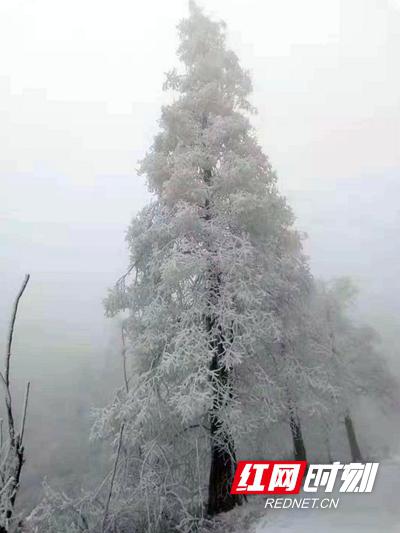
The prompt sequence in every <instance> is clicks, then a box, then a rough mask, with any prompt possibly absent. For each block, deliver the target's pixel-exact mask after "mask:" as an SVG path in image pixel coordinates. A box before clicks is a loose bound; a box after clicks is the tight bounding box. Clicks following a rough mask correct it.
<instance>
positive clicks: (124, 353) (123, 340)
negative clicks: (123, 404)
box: [121, 324, 129, 394]
mask: <svg viewBox="0 0 400 533" xmlns="http://www.w3.org/2000/svg"><path fill="white" fill-rule="evenodd" d="M121 342H122V349H121V354H122V369H123V373H124V383H125V390H126V393H127V394H128V392H129V380H128V374H127V371H126V342H125V328H124V325H123V324H122V326H121Z"/></svg>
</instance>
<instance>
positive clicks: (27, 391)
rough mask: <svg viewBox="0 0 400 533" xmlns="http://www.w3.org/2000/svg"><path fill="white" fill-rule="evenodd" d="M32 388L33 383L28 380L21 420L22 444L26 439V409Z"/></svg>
mask: <svg viewBox="0 0 400 533" xmlns="http://www.w3.org/2000/svg"><path fill="white" fill-rule="evenodd" d="M30 388H31V383H30V381H28V383H27V384H26V390H25V398H24V410H23V414H22V420H21V430H20V432H19V435H20V437H19V444H20V446H22V441H23V439H24V432H25V422H26V411H27V409H28V401H29V391H30Z"/></svg>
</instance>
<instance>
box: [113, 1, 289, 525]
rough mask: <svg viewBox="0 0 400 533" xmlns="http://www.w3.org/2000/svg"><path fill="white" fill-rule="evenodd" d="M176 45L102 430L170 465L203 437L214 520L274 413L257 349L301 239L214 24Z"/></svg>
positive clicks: (267, 357) (147, 171)
mask: <svg viewBox="0 0 400 533" xmlns="http://www.w3.org/2000/svg"><path fill="white" fill-rule="evenodd" d="M179 35H180V47H179V50H178V56H179V58H180V60H181V62H182V64H183V68H182V70H181V71H177V70H173V71H172V72H170V73H169V74H168V75H167V81H166V84H165V87H166V88H167V89H172V90H173V91H174V93H175V98H174V101H173V103H172V104H170V105H167V106H165V107H163V109H162V115H161V120H160V126H161V131H160V133H159V134H158V135H157V136H156V138H155V140H154V144H153V146H152V147H151V149H150V151H149V152H148V154H147V155H146V157H145V158H144V160H143V161H142V163H141V172H142V173H143V174H144V175H146V177H147V182H148V186H149V189H150V190H151V191H152V192H153V193H154V196H155V200H154V202H153V203H152V204H151V205H149V206H148V207H146V208H145V209H144V210H143V211H142V212H141V213H140V214H139V215H138V216H137V217H136V218H135V220H134V221H133V223H132V225H131V227H130V229H129V232H128V236H127V239H128V244H129V248H130V252H131V264H130V268H129V273H128V275H127V276H124V277H123V279H122V280H120V282H119V283H118V284H117V287H116V288H115V290H113V291H112V292H111V293H110V295H109V298H108V300H107V310H108V313H109V314H110V315H114V314H116V313H118V312H120V311H124V310H128V312H129V317H128V318H127V320H126V325H125V329H126V331H127V335H128V341H129V352H130V354H131V364H132V373H133V374H134V380H135V381H134V380H132V383H131V389H130V392H129V394H128V395H126V397H124V398H122V397H121V398H120V400H119V402H120V403H119V404H118V408H117V409H111V411H112V416H109V415H111V412H110V411H108V412H107V413H103V415H104V416H105V418H104V420H103V421H105V422H104V423H105V424H107V421H109V420H115V418H118V419H119V420H124V422H125V423H126V428H127V432H130V437H129V442H130V446H133V445H134V443H136V444H137V446H138V447H139V448H138V449H140V448H141V447H142V448H143V446H146V444H148V443H150V442H153V443H156V444H154V446H157V447H163V450H164V452H165V455H166V456H167V457H169V456H170V451H167V450H166V448H165V447H168V446H174V448H175V449H177V447H179V445H178V444H177V443H178V442H179V439H180V440H182V438H185V439H186V440H189V444H187V445H186V447H188V450H191V453H194V450H193V448H192V447H193V443H195V442H197V441H199V440H201V442H202V446H203V444H204V442H205V441H204V439H205V438H206V439H208V442H209V445H210V460H209V462H208V465H209V480H208V505H207V510H208V513H209V514H210V515H213V514H215V513H218V512H220V511H226V510H229V509H231V508H232V507H233V506H234V505H235V504H236V503H238V498H237V497H236V496H232V495H230V494H229V489H230V484H231V480H232V475H233V473H234V469H235V462H236V454H237V451H238V443H239V441H240V438H241V434H243V433H245V432H246V431H251V428H252V427H254V426H255V425H259V424H268V422H269V421H270V420H271V419H273V418H274V417H275V415H276V413H277V412H278V411H279V410H280V409H282V408H283V406H282V405H281V401H280V398H282V394H280V392H281V391H280V390H279V384H276V383H275V382H273V380H272V376H273V373H274V372H273V370H272V368H271V354H270V353H269V351H268V350H267V349H266V347H268V346H270V345H271V344H272V343H274V342H276V341H277V340H278V339H279V338H280V333H281V332H280V327H281V325H282V321H281V317H280V314H279V310H278V309H277V306H278V302H279V298H280V296H281V294H282V293H283V292H284V291H282V290H281V285H282V284H284V283H289V282H290V280H287V279H283V278H282V268H281V267H282V263H283V262H284V261H286V260H287V258H288V257H292V256H293V257H294V256H295V254H296V253H297V251H295V249H296V248H297V244H296V246H293V245H291V246H290V243H291V242H293V241H294V242H296V243H297V242H298V236H297V234H296V233H295V232H294V231H293V230H292V228H291V225H292V222H293V218H292V214H291V211H290V210H289V208H288V207H287V205H286V204H285V200H284V198H282V197H281V196H280V195H279V194H278V192H277V189H276V176H275V174H274V172H273V171H272V169H271V165H270V163H269V161H268V159H267V157H266V156H265V155H264V154H263V152H262V150H261V148H260V146H259V144H258V143H257V140H256V137H255V134H254V131H253V129H252V127H251V125H250V122H249V114H250V113H251V112H252V106H251V105H250V103H249V101H248V99H247V97H248V95H249V93H250V90H251V83H250V79H249V76H248V74H247V72H245V71H243V70H242V69H241V67H240V65H239V62H238V59H237V57H236V55H235V54H234V53H233V52H232V51H230V50H228V49H227V48H226V45H225V33H224V25H223V24H221V23H217V22H213V21H211V20H209V19H208V18H207V17H206V16H204V14H203V13H202V12H201V10H200V9H199V8H198V7H197V6H196V5H195V4H194V3H190V16H189V18H188V19H186V20H184V21H183V22H182V23H181V24H180V26H179ZM188 432H189V433H190V434H191V435H192V437H190V438H188ZM196 439H197V440H196ZM143 453H144V452H143ZM202 461H204V458H202ZM206 464H207V463H204V462H202V463H201V467H200V468H201V470H202V471H204V467H205V465H206ZM194 479H196V476H195V477H194ZM187 483H188V484H190V481H188V482H187ZM200 485H201V488H200V490H201V492H202V490H203V489H202V485H203V479H201V482H200ZM192 490H193V488H192Z"/></svg>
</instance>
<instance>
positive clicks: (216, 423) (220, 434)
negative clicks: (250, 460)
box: [207, 343, 242, 516]
mask: <svg viewBox="0 0 400 533" xmlns="http://www.w3.org/2000/svg"><path fill="white" fill-rule="evenodd" d="M221 350H222V344H221V343H219V349H218V350H217V352H218V355H214V357H213V360H212V363H211V367H210V370H213V371H215V376H216V381H218V383H216V391H215V396H214V406H213V412H212V414H211V416H210V424H211V428H210V438H211V465H210V478H209V485H208V505H207V513H208V514H209V515H210V516H213V515H216V514H218V513H222V512H226V511H230V510H231V509H233V508H234V507H235V505H240V504H241V502H242V501H241V497H240V495H235V494H230V490H231V485H232V481H233V476H234V474H235V469H236V453H235V446H234V442H233V438H232V436H231V435H230V434H229V433H228V431H226V430H224V429H223V428H222V425H223V423H222V421H221V419H220V417H219V415H218V410H219V409H220V408H221V407H222V406H223V402H224V401H226V400H224V399H223V397H222V389H223V388H225V387H228V386H229V383H228V379H229V375H228V370H227V369H226V367H224V366H220V357H219V356H220V355H221Z"/></svg>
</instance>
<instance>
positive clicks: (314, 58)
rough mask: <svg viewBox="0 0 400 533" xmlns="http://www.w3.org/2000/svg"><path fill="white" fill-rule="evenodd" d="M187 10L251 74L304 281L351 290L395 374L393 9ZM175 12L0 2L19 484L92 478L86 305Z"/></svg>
mask: <svg viewBox="0 0 400 533" xmlns="http://www.w3.org/2000/svg"><path fill="white" fill-rule="evenodd" d="M200 5H202V6H204V8H205V9H206V12H207V13H209V14H211V15H213V16H214V17H216V18H223V19H224V20H225V21H226V22H227V24H228V35H229V41H230V45H231V46H232V47H233V49H234V50H235V51H236V53H237V54H238V56H239V58H240V61H241V63H242V65H244V66H245V67H248V68H249V69H250V71H251V74H252V78H253V84H254V94H253V97H252V101H253V103H254V105H255V106H256V107H257V108H258V111H259V113H258V115H257V116H255V117H254V119H253V123H254V125H255V127H256V129H257V132H258V136H259V139H260V142H261V144H262V146H263V148H264V150H265V152H266V153H267V154H269V156H270V159H271V162H272V163H273V165H274V167H275V168H276V170H277V172H278V176H279V184H280V185H279V186H280V189H281V191H283V192H284V193H285V194H286V195H287V197H288V199H289V202H290V204H291V206H292V207H293V209H294V211H295V214H296V216H297V227H298V228H299V229H301V230H302V231H305V232H306V233H307V234H308V239H307V241H306V244H305V246H306V250H307V253H308V254H310V256H311V265H312V268H313V272H314V274H315V275H316V276H322V277H324V278H330V277H333V276H340V275H344V274H345V275H351V276H352V277H353V278H354V279H355V281H356V282H357V283H358V284H359V286H360V288H361V296H360V303H359V305H360V309H361V311H362V314H363V315H364V316H365V317H366V318H368V319H373V320H374V321H375V322H374V323H375V326H378V329H379V330H380V332H381V334H382V338H383V343H384V345H385V347H386V352H387V354H388V356H389V358H390V361H391V364H392V367H393V369H394V372H397V373H399V374H400V361H399V358H398V349H397V347H398V341H399V339H400V318H399V317H400V283H399V279H400V261H399V259H400V240H399V228H400V224H399V222H400V220H399V219H400V210H399V200H398V198H399V197H400V179H399V175H400V106H399V104H400V70H399V68H398V66H399V64H400V2H399V1H395V0H393V1H388V0H325V1H324V2H321V1H320V0H302V1H301V2H299V1H298V0H268V1H262V0H258V1H256V0H213V1H211V0H202V1H201V2H200ZM186 12H187V2H186V0H172V1H169V2H164V1H162V0H147V1H146V2H143V1H142V0H141V1H136V0H129V1H128V0H114V1H113V2H111V1H105V0H96V1H94V0H93V1H92V0H86V1H85V2H82V1H77V0H69V1H68V2H67V1H63V2H60V1H58V2H54V1H51V0H35V1H28V0H3V1H2V2H1V3H0V294H1V298H0V333H1V338H2V339H4V338H5V334H6V329H7V325H8V320H9V315H10V312H11V306H12V302H13V299H14V297H15V293H16V291H17V289H18V287H19V285H20V283H21V280H22V278H23V275H24V273H25V272H30V273H31V276H32V279H31V283H30V285H29V286H28V290H27V293H26V295H25V296H24V300H23V303H22V306H21V312H20V315H19V318H18V324H17V330H16V344H15V354H14V359H13V370H14V376H15V379H16V383H17V385H16V386H17V388H18V389H21V388H22V384H23V382H24V381H25V380H26V379H27V378H30V379H31V381H32V402H31V406H30V409H31V418H30V420H29V427H30V431H29V436H28V441H27V442H28V444H27V447H28V451H27V454H28V465H27V470H26V472H25V476H26V477H27V478H28V479H30V480H31V483H30V486H36V485H35V484H37V483H40V479H41V478H42V477H43V476H45V475H50V476H51V475H52V474H53V473H54V472H56V473H57V475H60V474H63V475H70V473H71V472H72V471H73V470H74V468H75V470H76V468H77V461H78V463H79V461H81V463H82V465H84V467H85V468H89V467H90V465H89V466H88V465H87V464H86V463H85V461H86V460H87V458H88V457H89V456H87V455H85V453H86V452H85V450H86V449H87V429H88V427H89V426H90V422H89V409H90V407H91V406H92V405H93V404H95V403H97V404H102V403H105V401H106V400H107V399H108V397H109V395H110V394H111V391H112V387H113V386H114V384H115V383H116V382H118V379H119V374H118V365H119V359H118V346H117V340H118V339H117V334H116V330H117V327H116V325H115V323H112V322H111V321H107V320H106V319H105V318H104V313H103V308H102V299H103V297H104V296H105V294H106V290H107V287H109V286H111V285H112V284H113V282H114V280H115V279H116V278H117V277H118V276H119V275H120V274H121V273H123V272H124V269H125V267H126V265H127V251H126V246H125V243H124V233H125V230H126V228H127V226H128V224H129V222H130V219H131V218H132V216H133V215H134V214H135V213H136V212H137V211H138V210H139V209H140V208H141V207H142V206H143V205H144V204H145V203H146V202H147V201H148V199H149V198H150V195H149V193H148V192H147V191H146V186H145V182H144V179H143V178H139V177H137V175H136V171H135V169H136V167H137V160H138V159H140V158H141V157H143V155H144V153H145V151H146V149H147V148H148V147H149V145H150V143H151V140H152V136H153V135H154V134H155V132H156V131H157V127H158V126H157V119H158V117H159V115H160V105H161V104H162V103H163V102H165V101H167V99H168V96H167V95H165V94H164V93H163V92H162V83H163V80H164V73H165V72H166V71H167V70H169V69H170V68H171V67H172V66H174V65H175V64H176V57H175V51H176V47H177V35H176V23H177V22H178V21H179V20H180V19H181V18H182V17H183V16H184V15H185V14H186ZM2 346H4V344H3V345H2ZM99 391H101V392H100V393H99ZM77 420H79V421H80V422H79V423H78V422H77ZM37 425H40V427H43V431H40V432H37V431H35V432H34V431H32V429H33V426H36V427H37ZM28 429H29V428H28ZM29 450H31V451H29ZM78 458H79V459H78ZM72 465H74V466H72ZM71 475H74V474H73V472H72V473H71Z"/></svg>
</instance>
